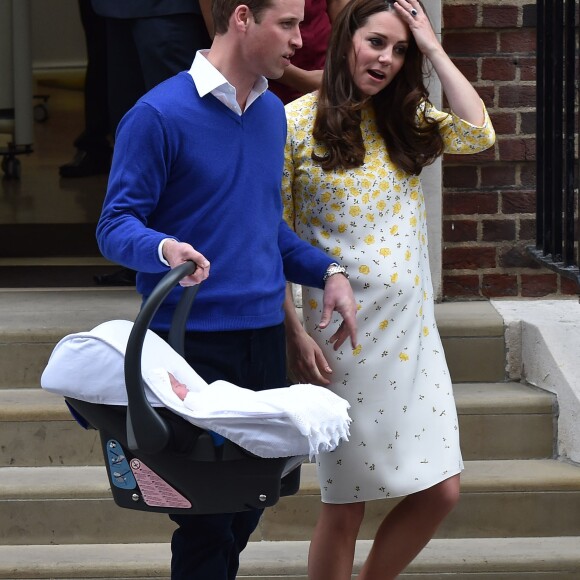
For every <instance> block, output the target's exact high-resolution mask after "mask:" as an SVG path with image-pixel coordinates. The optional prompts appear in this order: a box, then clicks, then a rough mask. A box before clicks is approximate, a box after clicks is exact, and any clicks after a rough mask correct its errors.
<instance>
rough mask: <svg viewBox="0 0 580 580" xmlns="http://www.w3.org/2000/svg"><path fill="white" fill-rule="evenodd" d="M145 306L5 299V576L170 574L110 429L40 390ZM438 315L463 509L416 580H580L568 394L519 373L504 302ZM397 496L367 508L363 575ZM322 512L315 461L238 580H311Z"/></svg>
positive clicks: (361, 545) (1, 381)
mask: <svg viewBox="0 0 580 580" xmlns="http://www.w3.org/2000/svg"><path fill="white" fill-rule="evenodd" d="M138 307H139V301H138V298H137V297H136V295H135V292H134V289H133V288H122V289H110V288H108V289H107V288H104V289H97V290H95V289H86V290H83V289H75V290H70V289H69V290H66V289H65V290H62V289H61V290H57V289H54V290H43V291H40V290H32V289H31V290H18V291H15V290H3V291H0V321H1V322H0V579H17V578H18V579H30V580H33V579H34V580H36V579H41V578H45V579H46V578H51V579H61V578H63V579H64V578H83V579H84V578H99V579H111V580H113V579H114V580H121V579H129V578H131V579H143V578H168V577H169V560H170V549H169V544H168V542H169V539H170V535H171V531H172V529H173V524H172V523H171V522H170V520H169V519H168V518H167V517H166V516H164V515H159V514H150V513H143V512H138V511H133V510H125V509H121V508H119V507H117V506H116V505H115V504H114V502H113V501H112V499H111V495H110V490H109V485H108V481H107V477H106V474H105V469H104V467H103V459H102V456H101V451H100V443H99V439H98V435H97V434H96V432H94V431H84V430H82V429H81V428H80V427H79V426H78V425H77V424H76V423H75V422H73V421H72V419H71V417H70V415H69V414H68V411H67V410H66V407H65V405H64V402H63V400H62V399H60V398H59V397H56V396H53V395H50V394H48V393H45V392H44V391H42V390H41V389H40V388H39V377H40V374H41V373H42V370H43V368H44V365H45V364H46V361H47V359H48V356H49V355H50V352H51V351H52V348H53V346H54V344H55V343H56V342H57V341H58V340H59V339H60V338H61V337H62V336H64V335H66V334H69V333H71V332H77V331H80V330H89V329H90V328H92V327H93V326H95V325H96V324H98V323H100V322H103V321H104V320H110V319H116V318H122V319H128V320H132V319H134V317H135V315H136V313H137V310H138ZM436 312H437V319H438V323H439V328H440V331H441V334H442V337H443V342H444V347H445V351H446V355H447V358H448V361H449V366H450V369H451V375H452V377H453V380H454V388H455V394H456V399H457V404H458V409H459V414H460V428H461V434H462V447H463V455H464V460H465V463H466V469H465V472H464V474H463V476H462V494H461V499H460V503H459V505H458V506H457V508H456V509H455V511H454V512H453V513H452V514H451V516H450V517H449V518H448V519H447V520H446V521H445V523H444V524H443V526H442V527H441V529H440V530H439V532H438V534H437V537H436V538H435V539H434V540H432V541H431V542H430V544H429V545H428V546H427V548H426V549H425V550H424V551H423V552H422V553H421V554H420V555H419V556H418V557H417V559H416V560H415V561H414V562H413V563H412V564H411V565H410V566H409V568H408V570H407V571H406V572H405V573H404V574H403V575H402V578H405V580H443V579H450V578H453V579H454V580H455V579H458V580H459V579H466V580H467V579H472V580H491V579H503V578H505V579H506V580H524V579H531V580H535V579H538V580H539V579H541V580H552V579H560V578H562V579H567V578H570V579H572V578H575V579H578V578H580V517H579V516H578V514H580V468H578V467H576V466H573V465H569V464H566V463H563V462H560V461H558V460H556V459H554V456H555V453H554V449H553V446H554V441H555V437H554V435H555V425H556V417H557V413H558V409H557V401H556V400H555V399H554V396H553V395H552V394H549V393H546V392H544V391H540V390H538V389H535V388H533V387H529V386H527V385H522V384H519V383H511V382H506V381H505V380H504V377H505V370H504V367H505V345H504V335H503V321H502V319H501V317H500V316H499V315H498V314H497V312H496V311H495V310H494V308H493V307H492V306H491V305H490V304H489V303H487V302H473V303H445V304H440V305H438V306H437V309H436ZM395 502H396V500H386V501H376V502H371V503H369V504H368V505H367V514H366V516H365V521H364V523H363V526H362V529H361V534H360V540H359V542H358V546H357V556H356V565H355V570H356V569H358V567H359V566H360V564H361V562H362V561H363V560H364V557H365V554H366V553H367V551H368V549H369V547H370V543H371V539H372V535H373V532H374V530H375V529H376V527H377V525H378V523H379V522H380V520H381V519H382V517H383V515H384V514H385V513H386V512H387V511H388V510H389V509H391V508H392V507H393V505H395ZM319 505H320V497H319V493H318V485H317V481H316V476H315V472H314V466H313V465H310V464H307V465H305V466H304V467H303V476H302V484H301V489H300V491H299V493H298V494H297V495H295V496H292V497H287V498H283V499H282V500H281V501H280V502H279V503H278V504H277V505H276V506H274V507H272V508H269V509H268V510H267V511H266V513H265V515H264V517H263V518H262V520H261V523H260V526H259V528H258V530H257V531H256V532H255V534H254V537H253V538H252V540H253V541H252V542H251V543H250V546H249V547H248V549H247V550H246V551H245V552H244V554H243V560H242V565H241V569H240V574H239V578H240V579H248V580H249V579H252V580H274V579H277V578H279V579H284V580H305V579H306V565H305V563H306V556H307V551H308V540H309V537H310V533H311V530H312V528H313V526H314V522H315V520H316V517H317V513H318V510H319ZM200 580H212V579H210V578H208V579H200Z"/></svg>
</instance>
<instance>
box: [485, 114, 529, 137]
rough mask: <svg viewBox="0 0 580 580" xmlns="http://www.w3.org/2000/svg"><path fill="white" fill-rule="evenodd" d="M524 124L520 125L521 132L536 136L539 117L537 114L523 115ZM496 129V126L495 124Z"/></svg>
mask: <svg viewBox="0 0 580 580" xmlns="http://www.w3.org/2000/svg"><path fill="white" fill-rule="evenodd" d="M520 116H521V119H522V122H521V124H520V132H521V133H524V134H528V133H529V134H530V135H535V134H536V125H537V117H536V112H535V111H533V112H523V113H521V115H520ZM494 127H495V124H494Z"/></svg>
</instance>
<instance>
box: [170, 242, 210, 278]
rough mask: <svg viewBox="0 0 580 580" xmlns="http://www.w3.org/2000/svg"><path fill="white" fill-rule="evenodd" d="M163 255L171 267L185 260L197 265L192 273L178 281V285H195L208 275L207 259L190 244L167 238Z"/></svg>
mask: <svg viewBox="0 0 580 580" xmlns="http://www.w3.org/2000/svg"><path fill="white" fill-rule="evenodd" d="M163 257H164V258H165V259H166V260H167V263H168V264H169V265H170V266H171V268H176V267H177V266H180V265H181V264H183V263H184V262H187V261H191V262H194V263H195V265H196V266H197V268H196V270H195V272H194V273H193V274H191V275H190V276H186V277H185V278H182V279H181V280H180V281H179V284H180V286H195V285H196V284H200V283H201V282H203V281H204V280H205V279H206V278H207V277H208V276H209V266H210V264H209V260H207V259H206V258H205V256H204V255H203V254H200V253H199V252H198V251H197V250H195V249H194V248H193V246H191V245H190V244H186V243H185V242H178V241H177V240H172V239H168V240H166V241H165V242H164V244H163Z"/></svg>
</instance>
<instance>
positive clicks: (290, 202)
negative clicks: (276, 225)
mask: <svg viewBox="0 0 580 580" xmlns="http://www.w3.org/2000/svg"><path fill="white" fill-rule="evenodd" d="M295 133H296V131H295V123H294V117H293V116H291V115H289V116H288V133H287V135H286V148H285V149H284V172H283V173H282V203H283V205H284V220H285V221H286V223H287V224H288V225H289V226H290V228H292V229H295V227H294V218H295V211H294V196H293V195H292V184H293V183H294V136H295Z"/></svg>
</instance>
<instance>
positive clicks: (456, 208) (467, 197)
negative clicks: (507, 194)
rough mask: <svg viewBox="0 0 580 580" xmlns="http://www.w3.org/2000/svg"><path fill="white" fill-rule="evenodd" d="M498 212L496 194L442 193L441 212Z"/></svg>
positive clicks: (458, 213) (449, 213)
mask: <svg viewBox="0 0 580 580" xmlns="http://www.w3.org/2000/svg"><path fill="white" fill-rule="evenodd" d="M497 212H498V194H497V193H496V192H491V193H480V192H477V193H469V192H468V193H447V192H445V193H444V194H443V214H444V215H446V216H451V215H472V214H496V213H497Z"/></svg>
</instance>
